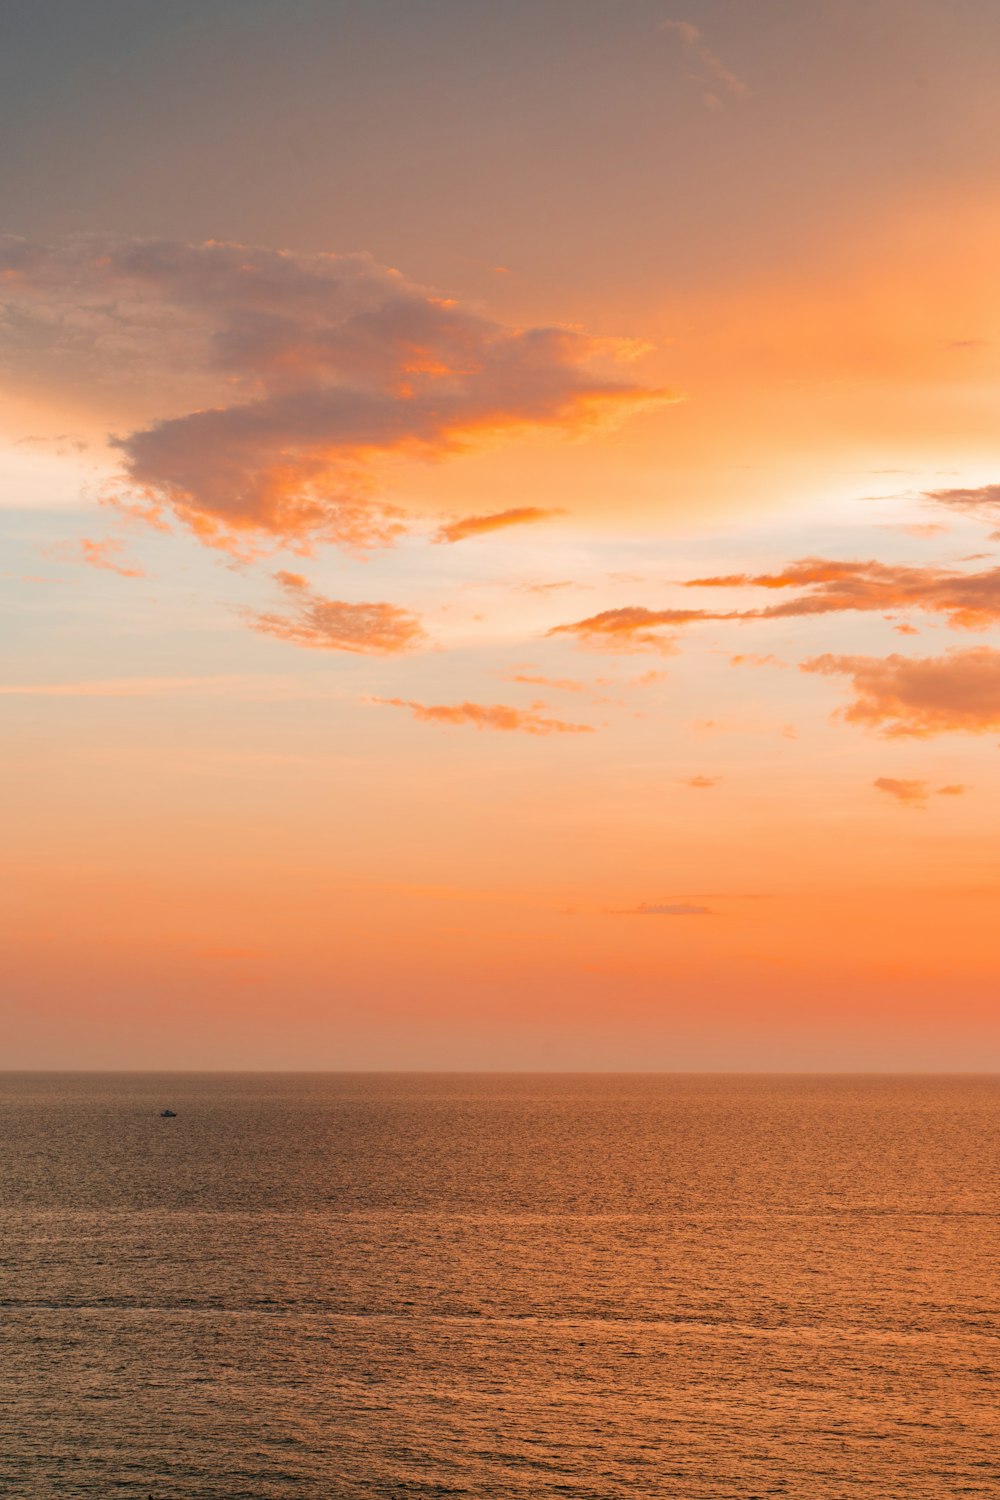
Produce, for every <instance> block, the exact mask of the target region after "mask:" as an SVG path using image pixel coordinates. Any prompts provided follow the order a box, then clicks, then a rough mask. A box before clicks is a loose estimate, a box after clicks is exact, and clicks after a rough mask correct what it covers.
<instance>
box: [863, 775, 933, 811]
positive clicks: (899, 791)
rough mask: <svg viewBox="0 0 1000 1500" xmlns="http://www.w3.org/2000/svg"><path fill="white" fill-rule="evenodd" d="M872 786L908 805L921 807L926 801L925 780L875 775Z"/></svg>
mask: <svg viewBox="0 0 1000 1500" xmlns="http://www.w3.org/2000/svg"><path fill="white" fill-rule="evenodd" d="M872 786H873V787H875V788H876V789H877V790H878V791H880V792H885V793H887V794H888V796H890V797H895V799H896V801H897V802H903V803H905V804H907V805H908V806H910V807H922V806H923V805H924V804H925V803H926V801H927V783H926V781H901V780H899V779H898V778H897V777H895V776H877V777H876V778H875V780H874V781H873V782H872Z"/></svg>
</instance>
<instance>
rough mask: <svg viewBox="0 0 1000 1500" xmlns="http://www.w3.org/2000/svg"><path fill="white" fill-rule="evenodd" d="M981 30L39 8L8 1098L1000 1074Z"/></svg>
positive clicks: (25, 187) (22, 311) (15, 95)
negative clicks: (556, 1074)
mask: <svg viewBox="0 0 1000 1500" xmlns="http://www.w3.org/2000/svg"><path fill="white" fill-rule="evenodd" d="M998 61H1000V7H998V6H997V5H996V4H995V0H678V3H677V4H671V3H668V0H531V3H527V0H505V3H503V4H497V3H495V0H490V3H486V0H424V3H422V4H420V5H415V4H413V3H412V0H366V3H365V4H363V5H361V4H357V3H340V0H212V3H211V4H210V5H206V4H204V3H203V0H172V3H171V4H170V5H162V4H160V3H156V0H84V3H81V0H49V3H48V4H46V5H44V6H40V5H38V4H37V3H34V0H7V3H5V5H4V6H3V8H2V12H0V135H2V138H3V140H4V143H5V145H4V151H3V153H2V155H0V204H2V205H3V216H2V218H3V221H2V223H0V528H2V538H3V554H2V562H0V573H2V583H3V591H2V603H0V610H2V621H3V629H2V645H3V661H2V663H0V714H2V716H3V721H4V730H3V736H2V747H3V748H2V754H3V758H4V767H3V770H4V775H3V792H2V796H3V813H2V816H3V828H4V840H3V852H2V859H3V863H4V866H5V871H4V874H5V888H6V891H7V898H6V900H5V902H4V909H3V913H2V917H0V921H2V924H3V943H2V951H0V971H2V982H0V996H2V998H0V1037H2V1042H0V1067H8V1068H37V1069H48V1068H109V1069H112V1068H152V1069H158V1068H223V1069H225V1068H232V1069H243V1068H250V1069H268V1068H275V1069H285V1068H293V1069H294V1068H305V1069H390V1070H395V1069H409V1068H420V1069H472V1070H479V1069H504V1070H506V1069H528V1070H535V1069H542V1070H549V1069H555V1070H562V1069H566V1070H589V1069H609V1070H633V1069H638V1070H670V1071H673V1070H712V1071H715V1070H720V1071H729V1070H779V1071H784V1070H792V1071H813V1070H821V1071H825V1070H859V1071H870V1070H874V1071H892V1070H905V1071H935V1070H946V1071H950V1070H958V1071H966V1070H973V1071H977V1070H994V1069H997V1068H1000V1019H998V1008H997V988H998V984H997V981H998V951H997V950H998V944H997V936H996V934H997V931H998V918H1000V856H998V849H1000V800H998V796H997V793H998V791H1000V759H998V749H1000V634H998V627H1000V549H998V546H997V543H998V541H1000V425H998V422H997V405H998V400H1000V283H998V282H997V278H996V273H995V268H996V265H997V262H998V258H1000V198H998V196H997V190H996V184H997V181H998V169H1000V104H998V102H997V95H996V88H995V78H996V68H997V64H998Z"/></svg>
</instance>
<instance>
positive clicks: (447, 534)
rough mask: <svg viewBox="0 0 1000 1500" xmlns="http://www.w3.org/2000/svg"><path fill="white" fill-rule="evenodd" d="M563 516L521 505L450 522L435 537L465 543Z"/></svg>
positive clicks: (555, 511)
mask: <svg viewBox="0 0 1000 1500" xmlns="http://www.w3.org/2000/svg"><path fill="white" fill-rule="evenodd" d="M558 515H562V511H560V510H545V509H543V508H541V507H540V506H537V505H520V506H516V507H515V508H514V509H512V510H499V511H496V512H495V513H494V514H493V515H488V516H465V517H464V518H463V519H461V520H458V521H449V522H448V523H447V525H445V526H442V527H441V529H440V530H439V531H438V533H437V535H436V536H435V538H434V540H435V541H436V542H464V541H465V540H466V538H467V537H470V536H485V535H486V534H487V533H488V532H491V531H505V530H506V529H507V528H508V527H509V526H530V525H533V524H535V523H536V522H538V521H547V520H549V518H550V517H551V516H558Z"/></svg>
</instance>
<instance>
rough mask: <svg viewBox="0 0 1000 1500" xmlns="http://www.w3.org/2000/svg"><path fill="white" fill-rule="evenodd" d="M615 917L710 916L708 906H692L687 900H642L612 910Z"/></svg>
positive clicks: (712, 914)
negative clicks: (622, 909)
mask: <svg viewBox="0 0 1000 1500" xmlns="http://www.w3.org/2000/svg"><path fill="white" fill-rule="evenodd" d="M611 915H612V916H615V917H712V916H714V915H715V913H714V912H713V911H712V908H711V907H710V906H693V905H691V903H690V902H687V901H675V902H651V901H643V902H641V903H640V905H638V906H632V907H629V908H628V909H627V910H625V911H613V912H612V913H611Z"/></svg>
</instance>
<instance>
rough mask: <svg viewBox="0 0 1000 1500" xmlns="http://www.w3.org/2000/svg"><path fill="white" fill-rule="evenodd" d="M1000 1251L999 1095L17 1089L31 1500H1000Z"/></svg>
mask: <svg viewBox="0 0 1000 1500" xmlns="http://www.w3.org/2000/svg"><path fill="white" fill-rule="evenodd" d="M166 1108H170V1109H173V1110H175V1111H176V1118H173V1119H163V1118H161V1117H160V1111H161V1110H162V1109H166ZM998 1228H1000V1080H998V1079H996V1078H988V1077H962V1078H958V1077H922V1078H917V1077H870V1076H859V1077H843V1076H837V1077H834V1076H831V1077H821V1076H814V1077H786V1076H772V1077H763V1076H726V1077H723V1076H690V1075H689V1076H680V1075H678V1076H660V1075H657V1076H652V1075H650V1076H636V1075H629V1076H604V1075H600V1076H599V1075H588V1076H561V1075H560V1076H556V1075H548V1076H539V1075H516V1076H513V1075H512V1076H501V1075H455V1074H453V1075H439V1076H435V1075H427V1074H417V1075H412V1074H411V1075H403V1074H396V1075H388V1074H381V1075H380V1074H369V1075H364V1074H310V1075H303V1074H275V1075H265V1074H231V1075H223V1074H162V1075H154V1074H101V1075H96V1074H75V1075H71V1074H48V1075H42V1074H7V1075H2V1076H0V1494H2V1495H3V1496H4V1497H5V1500H7V1497H9V1500H22V1497H23V1500H34V1497H48V1496H71V1497H81V1500H82V1497H90V1496H93V1497H100V1500H109V1497H115V1496H137V1497H139V1500H147V1497H148V1496H153V1497H154V1500H207V1497H212V1500H216V1497H217V1500H244V1497H245V1500H265V1497H267V1500H269V1497H286V1496H303V1497H316V1500H326V1497H330V1500H340V1497H345V1500H346V1497H352V1500H354V1497H359V1500H360V1497H407V1500H411V1497H430V1496H475V1497H485V1496H489V1497H494V1496H495V1497H524V1500H529V1497H530V1500H549V1497H556V1496H558V1497H562V1500H567V1497H569V1500H577V1497H579V1500H584V1497H586V1500H612V1497H619V1496H621V1497H626V1496H627V1497H629V1500H647V1497H648V1500H702V1497H705V1500H707V1497H712V1500H722V1497H725V1500H750V1497H762V1496H770V1495H779V1496H786V1497H789V1500H844V1497H850V1496H858V1497H860V1496H864V1497H865V1500H894V1497H897V1496H898V1497H903V1496H905V1497H907V1500H918V1497H927V1500H932V1497H933V1500H941V1497H943V1496H951V1495H983V1496H991V1497H993V1500H996V1497H997V1496H998V1495H1000V1343H998V1332H1000V1305H998V1304H1000V1278H998V1268H1000V1234H998Z"/></svg>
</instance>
